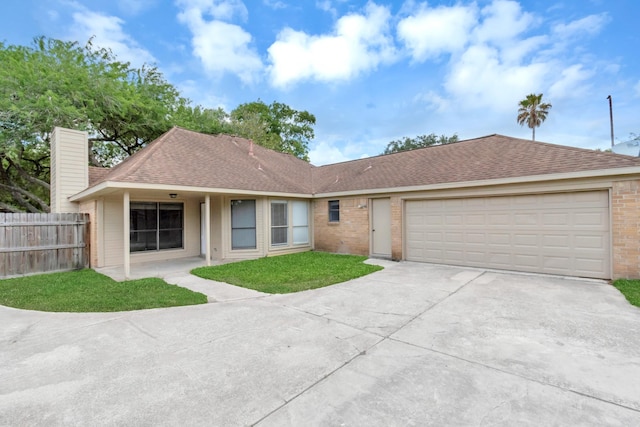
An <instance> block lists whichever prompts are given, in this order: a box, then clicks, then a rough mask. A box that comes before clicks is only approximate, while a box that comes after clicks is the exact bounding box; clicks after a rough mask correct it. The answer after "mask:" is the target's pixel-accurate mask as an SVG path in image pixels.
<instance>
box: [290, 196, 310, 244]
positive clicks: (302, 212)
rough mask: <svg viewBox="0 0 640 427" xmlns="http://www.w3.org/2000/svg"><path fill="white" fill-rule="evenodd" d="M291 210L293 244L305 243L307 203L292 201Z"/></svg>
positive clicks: (307, 228) (306, 235) (307, 215)
mask: <svg viewBox="0 0 640 427" xmlns="http://www.w3.org/2000/svg"><path fill="white" fill-rule="evenodd" d="M292 211H293V215H292V216H293V244H294V245H306V244H308V243H309V203H307V202H303V201H294V202H293V203H292Z"/></svg>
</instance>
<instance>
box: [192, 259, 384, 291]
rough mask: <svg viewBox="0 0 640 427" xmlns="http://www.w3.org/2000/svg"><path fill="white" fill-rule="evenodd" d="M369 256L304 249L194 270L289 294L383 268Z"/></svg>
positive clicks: (211, 276)
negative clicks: (368, 261)
mask: <svg viewBox="0 0 640 427" xmlns="http://www.w3.org/2000/svg"><path fill="white" fill-rule="evenodd" d="M366 259H367V257H364V256H354V255H336V254H330V253H325V252H301V253H296V254H291V255H280V256H275V257H268V258H259V259H255V260H251V261H241V262H234V263H230V264H223V265H218V266H212V267H199V268H196V269H194V270H192V271H191V273H192V274H195V275H196V276H199V277H202V278H204V279H210V280H216V281H218V282H226V283H230V284H232V285H236V286H241V287H243V288H249V289H254V290H256V291H260V292H266V293H270V294H286V293H291V292H299V291H306V290H308V289H316V288H322V287H324V286H329V285H333V284H336V283H340V282H345V281H347V280H351V279H355V278H357V277H361V276H365V275H367V274H370V273H373V272H374V271H378V270H382V267H380V266H377V265H369V264H364V263H363V261H364V260H366Z"/></svg>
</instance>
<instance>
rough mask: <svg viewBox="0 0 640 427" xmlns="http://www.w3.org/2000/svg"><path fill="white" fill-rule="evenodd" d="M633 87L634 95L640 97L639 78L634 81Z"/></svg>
mask: <svg viewBox="0 0 640 427" xmlns="http://www.w3.org/2000/svg"><path fill="white" fill-rule="evenodd" d="M633 89H634V90H635V92H636V96H637V97H640V80H638V83H636V85H635V86H634V87H633Z"/></svg>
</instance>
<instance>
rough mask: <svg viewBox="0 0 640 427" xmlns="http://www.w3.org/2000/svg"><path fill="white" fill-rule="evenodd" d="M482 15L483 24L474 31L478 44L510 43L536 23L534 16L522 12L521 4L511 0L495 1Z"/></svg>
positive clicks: (483, 10)
mask: <svg viewBox="0 0 640 427" xmlns="http://www.w3.org/2000/svg"><path fill="white" fill-rule="evenodd" d="M481 15H482V16H483V19H482V23H481V24H480V25H479V26H478V27H476V29H475V31H474V38H475V39H476V42H478V43H492V44H503V43H505V42H506V43H510V42H511V41H512V40H514V39H516V38H517V37H518V36H520V35H521V34H522V33H524V32H525V31H527V30H528V29H529V28H530V27H531V25H532V24H533V23H534V21H535V20H534V17H533V15H531V14H530V13H526V12H523V11H522V9H521V7H520V4H519V3H517V2H515V1H509V0H495V1H494V2H493V3H491V4H490V5H488V6H486V7H484V8H483V9H482V12H481Z"/></svg>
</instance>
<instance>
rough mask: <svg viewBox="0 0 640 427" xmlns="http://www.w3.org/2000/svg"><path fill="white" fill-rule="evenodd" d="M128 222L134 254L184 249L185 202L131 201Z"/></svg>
mask: <svg viewBox="0 0 640 427" xmlns="http://www.w3.org/2000/svg"><path fill="white" fill-rule="evenodd" d="M129 220H130V226H129V227H130V233H129V245H130V250H131V252H142V251H158V250H162V249H181V248H183V241H182V236H183V228H184V206H183V204H182V203H155V202H132V203H131V205H130V208H129Z"/></svg>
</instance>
